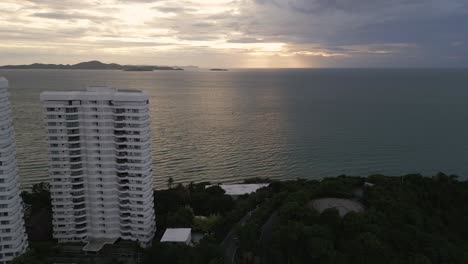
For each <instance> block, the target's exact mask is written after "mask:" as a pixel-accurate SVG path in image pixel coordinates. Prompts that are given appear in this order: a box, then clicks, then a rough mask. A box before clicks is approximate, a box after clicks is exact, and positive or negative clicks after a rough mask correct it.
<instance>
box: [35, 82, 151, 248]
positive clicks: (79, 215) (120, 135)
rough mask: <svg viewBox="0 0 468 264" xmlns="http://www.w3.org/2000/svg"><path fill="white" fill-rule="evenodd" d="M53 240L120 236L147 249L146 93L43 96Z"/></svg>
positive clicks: (148, 133)
mask: <svg viewBox="0 0 468 264" xmlns="http://www.w3.org/2000/svg"><path fill="white" fill-rule="evenodd" d="M41 101H42V102H43V106H44V108H45V113H46V119H45V120H46V125H47V132H48V143H49V160H50V166H49V170H50V178H51V193H52V205H53V213H54V214H53V217H54V237H55V238H56V239H58V240H59V242H74V241H83V242H84V241H88V240H91V239H95V238H109V239H113V238H115V239H116V238H122V239H125V240H133V241H137V240H138V241H139V242H140V244H141V245H142V246H143V247H146V246H149V245H150V244H151V241H152V239H153V236H154V233H155V230H156V226H155V215H154V208H153V186H152V166H151V164H152V159H151V131H150V118H149V109H148V107H149V102H148V96H147V95H146V94H145V93H144V92H141V91H136V90H116V89H113V88H108V87H90V88H88V89H87V90H86V91H81V92H44V93H42V94H41Z"/></svg>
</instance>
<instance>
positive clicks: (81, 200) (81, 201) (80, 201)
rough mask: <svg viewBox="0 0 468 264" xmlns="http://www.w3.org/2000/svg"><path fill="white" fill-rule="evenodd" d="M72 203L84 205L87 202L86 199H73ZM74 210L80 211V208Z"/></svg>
mask: <svg viewBox="0 0 468 264" xmlns="http://www.w3.org/2000/svg"><path fill="white" fill-rule="evenodd" d="M72 202H73V203H84V202H85V198H75V199H72ZM83 207H84V205H83ZM73 209H79V208H74V207H73Z"/></svg>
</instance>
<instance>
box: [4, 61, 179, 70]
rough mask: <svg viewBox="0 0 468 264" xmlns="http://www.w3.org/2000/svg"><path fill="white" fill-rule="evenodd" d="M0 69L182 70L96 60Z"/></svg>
mask: <svg viewBox="0 0 468 264" xmlns="http://www.w3.org/2000/svg"><path fill="white" fill-rule="evenodd" d="M0 69H14V70H23V69H25V70H31V69H34V70H37V69H40V70H123V71H183V70H184V69H182V68H180V67H171V66H146V65H144V66H143V65H120V64H117V63H103V62H100V61H97V60H94V61H87V62H80V63H77V64H43V63H33V64H29V65H4V66H0Z"/></svg>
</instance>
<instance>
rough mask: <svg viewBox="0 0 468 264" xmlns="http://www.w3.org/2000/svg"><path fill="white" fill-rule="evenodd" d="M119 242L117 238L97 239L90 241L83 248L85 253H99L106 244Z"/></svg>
mask: <svg viewBox="0 0 468 264" xmlns="http://www.w3.org/2000/svg"><path fill="white" fill-rule="evenodd" d="M115 241H117V238H95V239H89V240H88V241H87V242H88V243H87V244H86V246H85V247H84V248H83V251H87V252H98V251H99V250H101V249H102V248H103V247H104V246H105V245H106V244H109V245H112V244H114V243H115Z"/></svg>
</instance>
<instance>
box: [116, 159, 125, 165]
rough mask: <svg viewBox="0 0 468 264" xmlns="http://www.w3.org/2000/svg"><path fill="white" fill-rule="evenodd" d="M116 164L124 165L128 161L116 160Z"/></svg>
mask: <svg viewBox="0 0 468 264" xmlns="http://www.w3.org/2000/svg"><path fill="white" fill-rule="evenodd" d="M116 162H117V164H125V163H128V159H116Z"/></svg>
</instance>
